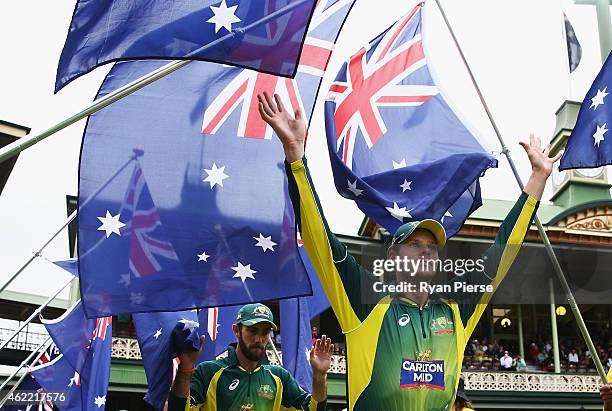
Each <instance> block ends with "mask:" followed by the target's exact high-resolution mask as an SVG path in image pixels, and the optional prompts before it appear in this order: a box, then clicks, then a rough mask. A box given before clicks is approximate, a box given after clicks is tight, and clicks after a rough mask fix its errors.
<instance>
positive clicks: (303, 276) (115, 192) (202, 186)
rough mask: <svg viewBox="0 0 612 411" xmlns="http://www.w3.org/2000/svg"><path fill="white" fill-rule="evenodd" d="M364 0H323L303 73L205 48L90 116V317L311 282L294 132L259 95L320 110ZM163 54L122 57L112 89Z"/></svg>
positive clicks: (83, 219)
mask: <svg viewBox="0 0 612 411" xmlns="http://www.w3.org/2000/svg"><path fill="white" fill-rule="evenodd" d="M352 4H353V0H321V1H319V2H318V3H317V7H316V9H315V11H314V14H313V17H312V21H311V24H310V25H309V29H308V35H307V37H306V40H305V43H304V48H303V52H302V55H301V60H300V65H299V67H298V73H297V75H296V78H295V79H288V78H281V77H275V76H272V75H270V74H264V73H259V72H256V71H252V70H247V69H239V68H235V67H223V66H220V65H218V64H211V63H205V62H193V63H191V64H189V65H188V66H186V67H184V68H183V69H181V70H179V71H177V72H175V73H173V74H171V75H169V76H167V77H165V78H163V79H161V80H158V81H157V82H155V83H153V84H151V85H150V86H147V87H145V88H143V89H141V90H139V91H138V92H136V93H134V94H132V95H130V96H128V97H126V98H124V99H122V100H120V101H118V102H116V103H114V104H112V105H111V106H109V107H107V108H106V109H105V110H103V111H100V112H98V113H96V114H94V115H92V116H91V117H90V119H89V122H88V125H87V128H86V131H85V136H84V139H83V146H82V151H81V161H80V173H79V176H80V178H79V204H80V207H79V214H78V227H79V231H78V236H79V237H78V247H79V250H78V251H79V256H80V257H79V272H80V278H81V282H80V285H81V295H82V298H83V303H84V307H85V311H86V313H87V315H88V316H89V317H99V316H104V315H112V314H118V313H127V312H148V311H174V310H186V309H190V308H194V307H218V306H225V305H238V304H244V303H248V302H252V301H265V300H270V299H282V298H289V297H295V296H301V295H309V294H310V293H311V288H310V282H309V280H308V275H307V273H306V271H305V269H304V266H303V264H302V262H301V259H300V257H299V254H298V252H297V247H296V245H295V239H296V233H295V221H294V218H293V215H292V207H291V202H290V201H289V197H288V194H287V192H286V191H287V189H286V187H285V185H286V177H285V172H284V166H283V163H282V160H279V159H282V158H283V149H282V145H281V143H280V141H279V140H278V139H277V138H275V137H273V135H272V129H271V128H270V127H269V126H268V125H267V124H266V123H265V122H264V121H263V120H262V119H261V118H260V116H259V112H258V103H257V98H256V95H257V94H258V93H261V92H263V91H264V90H266V91H268V92H270V93H273V92H276V93H278V94H280V95H281V96H282V98H283V99H284V101H285V104H286V105H287V106H290V107H292V108H298V107H301V108H302V109H303V111H304V112H305V113H306V114H307V115H308V116H310V113H311V111H312V107H313V105H314V102H315V99H316V94H317V91H318V87H319V84H320V81H321V77H322V74H323V72H324V70H325V68H326V66H327V62H328V60H329V57H330V54H331V50H332V47H333V45H334V42H335V39H336V37H337V35H338V32H339V31H340V28H341V26H342V24H343V22H344V20H345V18H346V15H347V13H348V12H349V10H350V9H351V7H352ZM161 64H163V63H161V62H152V61H135V62H121V63H117V64H116V65H115V67H114V68H113V70H112V71H111V72H110V74H109V75H108V77H107V78H106V80H105V82H104V84H103V85H102V88H101V91H100V93H99V95H100V96H102V95H105V94H107V93H108V92H110V91H112V90H115V89H116V88H118V87H119V86H120V85H122V84H125V83H127V82H129V81H131V80H133V79H135V78H137V77H139V76H140V75H142V74H144V73H148V72H150V71H151V70H153V69H155V68H156V67H159V66H160V65H161ZM130 170H132V171H131V173H130ZM145 177H146V178H145Z"/></svg>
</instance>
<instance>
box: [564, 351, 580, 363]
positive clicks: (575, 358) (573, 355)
mask: <svg viewBox="0 0 612 411" xmlns="http://www.w3.org/2000/svg"><path fill="white" fill-rule="evenodd" d="M567 362H569V363H570V364H572V363H573V364H574V365H578V363H579V362H580V359H579V358H578V353H577V352H576V349H575V348H572V351H571V352H570V353H569V355H568V356H567Z"/></svg>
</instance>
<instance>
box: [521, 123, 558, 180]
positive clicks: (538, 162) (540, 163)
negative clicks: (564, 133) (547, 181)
mask: <svg viewBox="0 0 612 411" xmlns="http://www.w3.org/2000/svg"><path fill="white" fill-rule="evenodd" d="M519 144H520V145H521V146H522V147H523V149H525V152H526V153H527V157H529V162H530V163H531V170H532V171H533V172H534V173H542V174H543V175H544V176H546V177H547V178H548V176H550V173H551V172H552V168H553V165H554V163H555V162H556V161H557V160H559V159H560V158H561V156H562V155H563V153H561V152H560V153H558V154H557V155H556V156H554V157H549V154H550V148H551V146H550V144H549V145H547V146H546V148H544V149H543V150H542V141H541V140H540V139H539V138H538V137H535V136H534V135H533V134H531V135H530V136H529V143H526V142H524V141H521V142H520V143H519Z"/></svg>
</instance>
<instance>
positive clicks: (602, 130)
mask: <svg viewBox="0 0 612 411" xmlns="http://www.w3.org/2000/svg"><path fill="white" fill-rule="evenodd" d="M606 124H608V123H604V125H603V126H601V127H600V126H597V131H596V132H595V134H593V138H594V139H595V143H593V145H594V146H597V147H599V143H601V142H602V141H604V134H606V132H607V131H608V129H607V128H606Z"/></svg>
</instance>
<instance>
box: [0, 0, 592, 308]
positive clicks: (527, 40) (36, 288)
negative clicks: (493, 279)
mask: <svg viewBox="0 0 612 411" xmlns="http://www.w3.org/2000/svg"><path fill="white" fill-rule="evenodd" d="M440 3H441V4H442V6H443V7H444V10H445V12H446V14H447V16H448V18H449V20H450V23H451V24H452V26H453V29H454V30H455V32H456V35H457V37H458V38H459V42H460V44H461V46H462V47H463V49H464V53H465V55H466V57H467V59H468V62H469V64H470V66H471V68H472V70H473V72H474V74H475V76H476V79H477V81H478V83H479V85H480V87H481V89H482V91H483V94H484V96H485V99H486V101H487V103H488V105H489V108H490V110H491V112H492V114H493V117H494V120H495V121H496V123H497V125H498V127H499V129H500V131H501V134H502V136H503V138H504V139H505V141H506V144H507V146H508V147H509V149H510V150H511V153H512V156H513V158H514V160H515V161H516V164H517V167H518V170H519V173H520V174H521V177H522V178H523V180H524V181H526V180H527V178H528V176H529V172H530V167H529V163H528V161H527V159H526V156H525V155H524V153H523V152H522V149H521V147H520V146H519V145H518V141H519V140H520V139H525V138H526V137H527V136H528V135H529V133H530V132H534V133H535V134H536V135H538V136H540V137H541V138H542V140H543V141H544V142H548V141H549V140H550V139H551V138H552V133H553V131H554V127H555V112H556V110H557V109H558V108H559V106H560V105H561V103H562V102H563V101H564V100H566V99H572V100H576V101H582V99H583V98H584V94H585V93H586V91H587V90H588V88H589V86H590V84H591V82H592V81H593V79H594V78H595V75H596V74H597V72H598V71H599V69H600V67H601V58H600V51H599V40H598V33H597V20H596V14H595V7H594V6H585V5H574V4H573V2H571V1H570V0H539V1H533V0H515V1H511V2H510V1H506V2H499V1H495V2H492V1H490V0H466V1H462V2H457V1H451V0H441V1H440ZM414 4H416V2H415V1H406V0H379V1H373V0H357V2H356V4H355V6H354V7H353V10H352V11H351V14H350V15H349V17H348V19H347V22H346V24H345V26H344V28H343V31H342V32H341V33H340V36H339V39H338V42H337V46H336V49H335V51H334V55H333V56H332V61H331V62H330V66H329V69H328V71H327V73H326V76H325V78H324V82H323V87H322V88H321V90H323V91H325V90H327V89H328V88H329V84H330V83H331V81H332V80H333V78H334V77H335V76H336V73H337V71H338V69H339V68H340V66H341V64H342V63H343V62H344V61H345V60H346V59H348V58H349V57H350V56H351V55H352V54H354V53H355V52H356V51H357V50H358V49H359V48H360V47H362V46H363V45H365V44H367V42H368V41H370V40H371V39H373V38H374V37H376V36H377V35H378V34H379V33H380V32H382V31H383V30H385V29H386V28H387V27H388V26H390V25H391V24H393V23H394V22H395V21H396V20H397V19H399V18H400V17H401V16H402V15H404V14H405V13H406V12H408V11H409V10H410V9H411V8H412V7H413V6H414ZM73 8H74V1H68V0H56V1H53V2H50V1H44V2H41V1H39V0H20V1H17V2H0V38H1V39H3V41H2V42H0V55H2V56H3V62H2V64H1V65H0V119H1V120H5V121H9V122H12V123H17V124H21V125H24V126H27V127H30V128H32V134H36V133H39V132H41V131H43V130H45V129H47V128H48V127H50V126H52V125H54V124H56V123H58V122H60V121H62V120H64V119H65V118H67V117H69V116H70V115H72V114H74V113H76V112H78V111H80V110H81V109H82V108H84V107H85V106H87V105H88V104H89V103H91V101H92V100H93V98H94V96H95V93H96V91H97V89H98V87H99V86H100V84H101V82H102V80H103V78H104V76H105V74H106V73H107V72H108V70H109V69H110V65H107V66H103V67H101V68H98V69H97V70H95V71H94V72H92V73H90V74H88V75H86V76H83V77H81V78H79V79H77V80H75V81H74V82H73V83H71V84H70V85H68V86H66V88H65V89H63V90H62V91H60V92H59V93H58V94H57V95H54V94H53V84H54V80H55V71H56V67H57V62H58V59H59V56H60V53H61V50H62V47H63V43H64V41H65V37H66V33H67V30H68V26H69V24H70V19H71V16H72V12H73ZM562 10H563V11H565V13H566V14H567V16H568V18H569V19H570V21H571V22H572V24H573V26H574V29H575V31H576V35H577V37H578V39H579V41H580V43H581V45H582V52H583V55H582V61H581V63H580V65H579V66H578V68H577V69H576V71H575V72H574V73H572V74H571V76H570V74H569V70H568V65H567V54H566V53H567V52H566V47H565V39H564V37H563V33H562ZM425 13H426V19H427V20H426V22H425V24H424V39H425V40H424V41H425V42H426V44H427V46H426V47H427V50H428V52H429V54H428V58H429V61H430V64H431V66H433V71H435V73H436V75H437V79H438V85H439V86H440V87H441V88H442V89H443V90H444V91H445V95H446V96H450V99H451V101H452V102H453V103H454V106H455V107H456V108H457V109H458V110H459V111H460V114H461V116H462V117H463V118H466V119H467V120H468V121H469V122H470V123H471V124H472V126H473V127H474V128H475V129H476V130H477V131H478V132H479V133H480V134H481V135H482V136H483V138H484V139H485V140H487V142H489V144H490V147H491V150H493V151H497V152H499V151H500V146H499V143H498V142H497V138H496V136H495V134H494V133H493V129H492V127H491V125H490V123H489V121H488V119H487V117H486V115H485V112H484V110H483V108H482V105H481V104H480V102H479V100H478V98H477V96H476V93H475V91H474V88H473V86H472V84H471V82H470V80H469V77H468V75H467V71H466V69H465V67H464V66H463V63H462V62H461V60H460V59H459V55H458V53H457V51H456V49H455V47H454V44H453V43H452V42H451V38H450V35H449V32H448V30H447V29H446V27H445V25H444V22H443V20H442V18H441V15H440V12H439V10H438V9H437V6H436V4H435V2H434V1H433V0H428V1H427V4H426V11H425ZM325 95H326V92H322V93H320V95H319V100H318V104H317V107H316V108H315V113H314V114H313V118H312V125H311V130H310V132H309V140H308V147H307V150H306V155H307V157H308V159H309V164H310V169H311V172H312V175H313V179H314V181H315V184H316V188H317V191H318V193H319V195H320V197H321V201H322V205H323V208H324V211H325V214H326V217H327V219H328V221H329V223H330V226H331V228H332V230H333V231H335V232H337V233H342V234H349V235H356V234H357V229H358V227H359V225H360V223H361V221H362V219H363V214H362V213H361V212H360V211H359V210H358V209H357V207H356V206H355V204H354V203H353V202H352V201H349V200H346V199H344V198H342V197H340V196H339V195H338V194H337V192H336V190H335V188H334V185H333V180H332V172H331V167H330V165H329V157H328V155H327V149H326V146H325V144H326V142H325V135H324V124H323V105H322V103H323V101H324V99H325ZM84 126H85V120H82V121H80V122H78V123H77V124H74V125H72V126H70V127H69V128H67V129H64V130H62V131H61V132H59V133H57V134H56V135H54V136H51V137H49V138H48V139H46V140H44V141H43V142H41V143H39V144H37V145H35V146H33V147H32V148H29V149H27V150H26V151H24V152H23V153H22V154H21V155H20V157H19V160H18V161H17V164H16V166H15V169H14V171H13V173H12V175H11V178H10V179H9V181H8V184H7V185H6V187H5V189H4V191H3V192H2V194H1V195H0V282H1V283H4V281H6V280H7V279H8V278H9V277H10V276H11V275H12V274H13V273H14V272H16V270H17V269H18V268H19V267H20V266H21V265H22V264H23V263H24V262H25V261H26V260H27V259H28V258H29V257H30V256H31V255H32V253H33V252H34V251H35V250H37V249H38V248H39V247H40V246H41V245H42V244H44V243H45V242H46V241H47V240H48V238H49V237H50V236H51V235H52V234H53V233H54V232H56V231H57V230H58V228H59V227H61V225H62V224H63V223H64V222H65V220H66V216H67V211H66V196H67V195H76V194H77V178H78V159H79V150H80V142H81V137H82V133H83V128H84ZM481 184H482V192H483V197H484V198H495V199H506V200H514V199H515V198H516V197H517V196H518V194H519V189H518V186H517V185H516V182H515V180H514V178H513V176H512V174H511V172H510V168H509V166H508V164H507V162H506V160H505V159H503V158H500V163H499V168H498V169H492V170H489V171H487V173H486V175H485V176H484V178H482V179H481ZM550 195H551V189H550V184H549V187H548V188H547V190H546V192H545V194H544V200H546V199H548V198H549V197H550ZM68 255H69V247H68V236H67V232H66V231H64V232H62V234H61V235H59V236H58V237H57V238H56V239H55V241H53V242H52V243H51V244H50V246H49V247H47V248H46V250H45V251H44V252H43V256H42V257H41V258H37V259H36V260H35V262H34V263H33V264H31V265H30V266H29V267H28V268H27V269H26V270H24V272H23V273H22V275H21V276H20V277H19V278H18V279H17V280H16V281H15V282H14V283H13V284H12V285H11V286H10V287H9V289H10V290H15V291H22V292H28V293H32V294H39V295H51V294H53V293H54V292H55V291H56V290H57V289H58V288H59V285H60V284H63V283H64V282H65V281H67V279H68V278H69V274H67V273H64V272H62V270H61V269H59V268H57V267H56V266H54V265H53V264H51V263H50V262H49V261H55V260H61V259H66V258H68ZM61 297H64V298H66V297H67V292H64V293H63V294H61Z"/></svg>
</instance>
